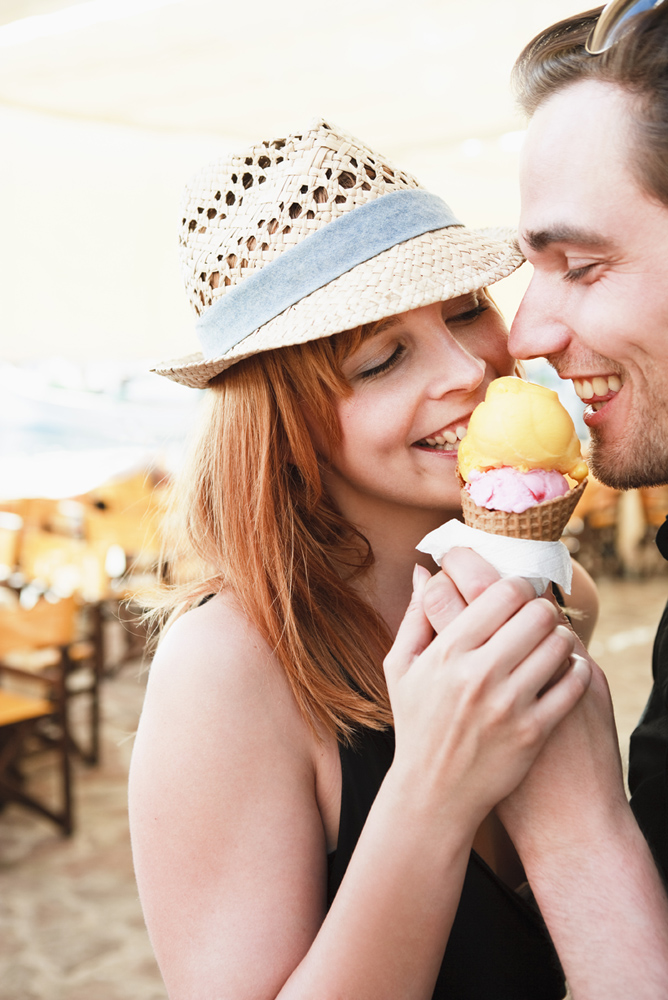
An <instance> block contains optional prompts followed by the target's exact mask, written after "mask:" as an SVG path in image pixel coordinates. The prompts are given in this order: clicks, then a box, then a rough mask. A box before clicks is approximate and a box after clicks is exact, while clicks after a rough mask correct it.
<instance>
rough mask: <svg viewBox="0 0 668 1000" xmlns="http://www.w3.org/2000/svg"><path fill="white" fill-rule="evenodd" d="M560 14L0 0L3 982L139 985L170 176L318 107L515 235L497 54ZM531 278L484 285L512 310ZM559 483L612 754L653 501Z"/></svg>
mask: <svg viewBox="0 0 668 1000" xmlns="http://www.w3.org/2000/svg"><path fill="white" fill-rule="evenodd" d="M581 6H582V7H584V6H586V5H584V4H582V5H581ZM579 9H581V8H580V5H578V4H577V2H576V0H541V3H536V2H535V0H506V2H505V3H503V4H501V3H498V2H497V0H467V2H466V3H465V4H464V3H461V2H454V0H413V2H412V3H411V4H410V6H408V5H407V4H406V3H405V2H399V0H382V2H381V0H355V2H353V0H340V2H339V3H338V4H336V5H335V6H333V7H327V6H325V5H322V4H314V3H312V2H307V0H283V2H282V3H276V2H270V0H254V2H252V3H245V4H241V3H233V2H232V0H81V2H78V3H77V2H73V0H0V148H1V150H2V153H1V155H0V219H1V220H2V239H1V240H0V582H1V583H2V586H0V661H1V662H0V675H1V677H2V690H3V691H8V692H12V693H13V696H14V698H15V701H14V702H12V703H11V704H8V705H7V706H6V711H7V712H8V713H9V714H8V715H7V714H6V715H5V716H3V715H2V709H3V706H2V705H1V704H0V760H2V759H4V760H5V761H6V762H7V761H8V762H9V763H5V764H3V765H2V766H3V767H4V771H2V770H0V1000H34V998H47V997H48V998H49V1000H61V998H62V1000H65V998H67V1000H78V998H81V1000H84V998H85V1000H120V998H128V1000H129V998H132V1000H164V997H165V994H164V989H163V987H162V985H161V981H160V977H159V974H158V971H157V969H156V966H155V962H154V960H153V957H152V953H151V950H150V944H149V942H148V938H147V936H146V932H145V930H144V927H143V921H142V917H141V911H140V909H139V904H138V901H137V898H136V889H135V887H134V881H133V876H132V866H131V858H130V847H129V839H128V833H127V818H126V808H125V786H126V779H127V766H128V760H129V754H130V750H131V734H132V732H133V731H134V728H135V726H136V723H137V718H138V714H139V711H140V707H141V699H142V694H143V683H144V675H143V674H142V669H141V668H142V665H143V664H144V661H145V653H144V640H145V635H144V633H143V630H142V628H141V626H140V625H139V624H138V620H137V616H138V613H139V611H140V610H141V609H140V607H139V605H138V602H137V600H136V598H134V597H133V595H135V594H136V593H137V590H138V588H141V587H142V586H143V585H145V584H146V583H149V584H150V582H151V580H152V579H153V577H154V573H155V564H156V553H157V546H158V534H159V526H160V520H161V515H162V510H163V499H162V498H163V496H164V486H165V484H166V483H168V481H169V478H170V476H171V475H172V473H173V472H174V470H175V469H177V468H178V466H179V463H180V461H181V458H182V454H183V448H184V444H185V442H186V440H187V437H188V434H189V431H190V429H191V427H192V426H193V423H194V421H195V420H196V415H197V410H198V406H199V403H200V398H201V394H200V393H198V392H196V391H194V390H190V389H186V388H183V387H181V386H178V385H176V384H175V383H172V382H170V381H168V380H166V379H164V378H160V377H158V376H156V375H153V374H151V373H150V368H151V367H152V365H153V364H154V363H155V362H156V361H160V360H164V359H167V358H170V357H174V356H179V355H181V354H185V353H188V352H190V351H193V350H197V343H196V341H195V338H194V333H193V325H194V324H193V317H192V316H191V314H190V312H189V308H188V306H187V304H186V300H185V295H184V294H183V291H182V286H181V279H180V274H179V269H178V262H177V253H176V246H177V239H176V233H177V220H178V218H179V201H180V197H181V191H182V187H183V184H184V181H185V180H186V178H187V177H188V176H189V174H190V173H191V172H193V171H194V170H195V169H197V168H198V167H199V166H200V165H202V164H203V163H205V162H206V161H207V160H209V159H212V158H214V157H216V156H218V155H220V154H223V153H225V152H227V151H238V150H240V149H243V147H244V146H245V145H246V144H250V143H253V142H255V141H257V140H258V139H262V138H266V139H270V138H275V137H280V136H282V135H284V134H285V133H287V132H293V131H296V130H298V129H299V128H301V127H303V126H304V125H305V124H306V123H307V122H308V121H309V120H310V119H312V118H314V117H320V116H322V117H325V118H327V119H328V120H333V121H334V122H335V123H336V124H338V125H340V126H341V127H342V128H343V129H344V130H346V131H348V132H351V133H353V134H354V135H358V136H359V137H360V138H362V139H363V140H364V141H365V142H366V143H367V144H368V145H370V146H371V147H372V148H375V149H377V150H378V151H380V152H383V153H384V154H386V155H387V157H388V158H390V159H392V160H394V161H395V162H397V163H398V164H399V165H400V166H401V167H403V168H404V169H407V170H409V171H410V172H412V173H413V174H415V175H416V176H417V177H418V179H419V180H420V181H421V182H422V183H423V184H424V185H425V186H426V187H427V188H428V189H430V190H432V191H434V192H435V193H437V194H440V195H441V196H442V197H443V198H444V199H445V200H446V201H447V202H448V203H449V204H450V205H451V206H452V208H453V209H454V210H455V212H456V214H457V215H458V216H459V217H460V218H462V219H463V220H464V221H465V222H466V223H467V224H468V225H470V226H514V225H515V224H516V220H517V217H518V212H519V196H518V185H517V174H518V158H519V154H520V149H521V145H522V140H523V136H524V129H525V123H524V121H523V120H522V118H521V117H520V115H519V114H518V113H517V111H516V109H515V108H514V105H513V99H512V95H511V93H510V88H509V76H510V71H511V68H512V65H513V62H514V60H515V58H516V56H517V54H518V53H519V51H520V50H521V48H522V47H523V46H524V45H525V44H526V42H528V41H529V40H530V39H531V38H532V37H533V35H534V34H535V33H536V32H537V31H538V30H540V29H541V28H543V27H545V26H546V25H547V24H549V23H552V22H554V21H556V20H559V19H560V18H562V17H565V16H568V15H570V14H573V13H576V12H577V11H578V10H579ZM529 277H530V273H529V267H528V265H525V266H524V267H523V268H522V269H521V270H520V271H519V272H517V273H516V274H515V275H513V276H512V277H511V278H509V279H506V280H505V281H504V282H501V283H500V284H499V285H497V286H495V289H494V295H495V298H496V300H497V301H498V303H499V305H500V306H501V308H502V309H503V310H504V312H505V314H506V316H507V318H508V319H509V320H511V319H512V316H513V314H514V311H515V309H516V307H517V304H518V302H519V299H520V298H521V294H522V291H523V289H524V288H525V287H526V284H527V282H528V280H529ZM528 373H529V375H530V377H532V378H534V379H535V380H537V381H541V382H543V383H544V384H548V385H550V386H552V387H553V388H557V389H558V390H559V392H560V395H561V397H562V399H563V401H564V403H565V404H566V406H567V407H568V408H569V410H570V411H571V413H572V415H573V418H574V420H575V422H576V426H577V428H578V431H579V432H580V434H581V436H582V438H583V442H585V444H586V431H585V428H584V425H583V423H582V421H581V417H580V413H581V404H580V403H579V402H578V401H577V399H576V397H575V396H574V394H573V393H572V392H571V390H570V388H569V387H564V386H563V385H562V384H561V383H559V382H558V380H556V379H555V378H554V376H553V375H552V373H551V370H550V369H549V368H548V367H547V366H546V365H545V364H544V363H542V362H534V363H531V364H530V365H529V366H528ZM585 499H586V500H587V502H586V504H584V505H583V506H582V507H581V508H579V509H578V511H576V516H575V517H574V518H573V520H572V522H571V524H570V525H569V528H568V530H567V535H566V536H565V541H566V542H567V544H568V545H569V547H570V549H571V551H572V552H573V553H574V555H575V556H576V558H579V559H581V560H582V562H583V564H584V565H586V566H587V568H588V569H589V570H590V571H591V572H592V573H593V574H594V575H595V576H596V578H597V580H598V582H599V585H600V588H601V592H602V599H603V607H604V612H603V614H602V617H601V623H600V625H599V628H598V629H597V632H596V635H595V638H594V643H593V647H592V648H593V651H594V653H595V655H596V656H597V657H598V658H599V660H600V662H601V663H602V664H603V665H604V666H605V668H606V669H607V670H608V673H609V676H610V677H611V683H612V685H613V696H614V698H615V704H616V709H617V714H618V721H619V728H620V742H621V744H622V748H623V752H624V753H625V752H626V745H627V743H628V734H629V733H630V731H631V729H632V728H633V725H634V724H635V722H636V721H637V718H638V715H639V713H640V711H641V709H642V706H643V704H644V701H645V698H646V696H647V692H648V689H649V683H650V681H649V655H650V646H651V639H652V636H653V632H654V627H655V624H656V621H657V620H658V617H659V612H660V608H661V606H662V604H663V601H664V600H665V593H664V591H665V579H664V578H663V576H664V572H665V571H664V566H665V564H664V563H663V562H662V561H661V560H660V559H658V558H657V557H656V553H655V549H654V546H653V544H652V542H653V538H654V534H655V532H656V528H657V526H658V524H660V523H661V522H662V520H663V518H664V516H665V514H666V513H668V503H667V501H666V496H665V491H663V490H654V491H643V492H639V491H635V492H633V493H630V494H624V495H620V494H617V493H616V492H615V491H612V490H606V489H604V488H602V487H600V486H599V485H598V484H594V485H593V486H592V487H590V489H589V490H588V493H587V497H586V498H585ZM583 503H584V502H583ZM133 602H134V603H133ZM39 685H42V687H41V688H39ZM21 699H24V700H23V701H22V700H21ZM17 706H18V707H17ZM12 712H14V715H12V714H11V713H12ZM16 712H18V713H19V716H20V725H18V723H17V719H16ZM21 713H22V714H21ZM31 713H32V714H31ZM8 720H9V721H8ZM17 726H18V729H21V738H20V740H17V739H15V736H16V733H17V732H18V729H17ZM24 730H25V731H24ZM45 745H47V746H49V747H50V750H49V754H46V755H44V754H42V753H41V751H42V749H43V747H44V746H45ZM19 751H20V752H19ZM22 796H23V799H24V800H25V798H26V796H27V797H29V798H30V799H31V800H33V805H32V806H29V807H28V808H25V806H26V805H27V803H26V801H22V798H21V797H22ZM35 801H37V802H38V806H37V807H35ZM44 803H46V806H45V808H46V809H47V810H48V812H47V813H44V812H39V805H40V804H41V805H42V806H43V807H44Z"/></svg>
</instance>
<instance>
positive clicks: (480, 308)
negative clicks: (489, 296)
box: [447, 302, 490, 324]
mask: <svg viewBox="0 0 668 1000" xmlns="http://www.w3.org/2000/svg"><path fill="white" fill-rule="evenodd" d="M489 306H490V303H489V302H478V303H477V304H476V305H475V306H473V307H472V308H471V309H467V310H466V312H462V313H457V315H456V316H449V317H448V319H447V323H448V324H450V323H472V322H473V321H474V320H476V319H477V318H478V316H482V314H483V313H484V312H487V310H488V309H489Z"/></svg>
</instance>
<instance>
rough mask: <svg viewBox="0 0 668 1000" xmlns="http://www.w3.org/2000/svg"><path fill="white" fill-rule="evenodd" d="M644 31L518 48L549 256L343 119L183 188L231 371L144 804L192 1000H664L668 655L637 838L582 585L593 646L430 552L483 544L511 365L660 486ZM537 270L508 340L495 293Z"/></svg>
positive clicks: (666, 249) (144, 773)
mask: <svg viewBox="0 0 668 1000" xmlns="http://www.w3.org/2000/svg"><path fill="white" fill-rule="evenodd" d="M646 6H648V5H647V4H646V3H645V4H635V5H629V3H622V4H619V3H614V4H611V5H609V6H608V8H606V10H605V12H604V14H603V15H602V16H600V17H599V14H600V11H598V10H597V11H594V12H593V13H590V14H587V15H583V16H581V17H579V18H573V19H570V20H569V21H568V22H564V23H563V24H562V25H559V26H556V28H553V29H548V30H547V31H546V32H544V33H542V35H541V36H539V38H538V39H537V40H535V41H534V42H533V43H531V45H529V46H528V47H527V50H525V52H524V53H523V55H522V57H521V58H520V61H519V63H518V67H517V70H516V73H517V80H518V88H519V92H520V96H521V99H522V101H523V103H524V106H525V108H526V110H527V111H528V113H529V114H530V115H531V124H530V128H529V134H528V139H527V143H526V147H525V152H524V156H523V166H522V218H521V220H520V247H521V251H522V252H520V251H519V250H518V248H517V246H516V244H515V243H514V242H513V241H511V240H508V241H505V240H502V239H498V238H491V237H487V236H484V235H481V234H479V233H475V232H473V231H471V230H468V229H466V228H465V227H463V226H462V225H461V224H460V223H459V221H458V220H457V218H456V217H455V216H454V215H453V213H452V211H451V209H450V208H449V206H448V205H447V204H445V203H444V202H443V201H441V200H440V199H439V198H437V197H435V196H434V195H432V194H430V193H428V192H426V191H425V190H424V189H423V188H422V187H421V186H420V185H419V183H418V182H417V181H416V180H415V179H414V178H413V177H411V176H410V175H408V174H406V173H405V172H403V171H401V170H399V169H397V167H396V166H394V165H392V164H390V163H388V161H387V160H386V159H385V158H384V157H383V156H381V155H379V154H377V153H375V152H373V151H372V150H370V149H368V148H367V147H365V146H364V145H363V144H362V143H361V142H359V141H358V140H355V139H352V138H351V137H349V136H347V135H344V134H342V133H340V131H339V130H338V129H337V128H336V127H334V126H333V125H331V123H326V122H323V121H320V122H318V123H316V124H315V125H313V126H312V127H311V128H309V129H308V130H307V131H305V132H302V133H300V134H298V135H292V136H289V137H287V138H285V139H281V140H273V141H266V142H263V143H260V144H258V145H257V146H254V147H252V148H251V149H249V150H246V151H244V152H243V153H242V154H241V155H239V156H234V157H230V158H228V159H226V160H225V161H221V162H219V163H217V164H214V165H213V166H211V167H209V168H207V170H205V171H203V172H202V173H201V174H200V175H199V176H198V177H197V178H196V179H195V181H194V182H193V184H192V185H191V187H190V188H189V190H188V193H187V197H186V201H185V203H184V211H183V215H182V219H183V221H182V236H181V253H182V261H183V266H184V274H185V277H186V286H187V291H188V294H189V297H190V300H191V302H192V304H193V306H194V308H195V311H196V312H197V314H198V316H199V320H198V330H199V335H200V339H201V343H202V354H201V355H197V356H194V357H190V358H185V359H182V360H180V361H177V362H173V363H170V364H169V365H165V366H164V367H163V368H161V369H159V370H160V372H161V374H163V375H167V376H168V377H170V378H173V379H175V380H177V381H179V382H183V383H185V384H186V385H190V386H193V387H197V388H203V387H207V397H208V398H207V400H206V405H205V412H204V414H203V423H202V428H201V433H200V435H199V439H198V441H197V443H196V444H195V446H194V447H193V450H192V455H191V461H190V464H189V465H188V467H187V468H186V469H185V470H184V472H183V475H182V477H181V482H180V486H179V493H178V496H177V499H176V508H175V513H176V516H177V519H178V520H179V521H180V531H181V537H182V539H185V541H186V544H187V546H188V547H189V553H190V555H191V557H192V555H193V554H194V555H196V557H197V558H198V560H199V563H200V566H201V572H200V575H199V577H198V578H197V579H196V580H195V581H194V582H192V583H190V584H188V585H186V586H184V587H182V588H180V589H177V590H176V591H175V592H173V593H171V594H170V595H169V598H168V599H166V602H165V605H164V608H165V611H166V612H167V613H168V618H169V627H168V628H167V629H166V631H165V633H164V637H163V639H162V641H161V643H160V646H159V649H158V652H157V655H156V657H155V661H154V663H153V666H152V669H151V675H150V678H149V684H148V690H147V695H146V701H145V705H144V710H143V713H142V718H141V722H140V726H139V731H138V734H137V741H136V746H135V751H134V756H133V764H132V771H131V781H130V814H131V826H132V835H133V849H134V855H135V864H136V871H137V878H138V883H139V889H140V895H141V899H142V904H143V907H144V912H145V916H146V921H147V925H148V928H149V933H150V935H151V939H152V942H153V946H154V949H155V952H156V956H157V959H158V962H159V965H160V968H161V971H162V974H163V976H164V979H165V983H166V986H167V990H168V993H169V996H170V998H171V1000H197V998H212V997H216V998H220V1000H222V998H234V1000H243V998H249V1000H250V998H253V1000H265V998H266V1000H274V998H280V1000H293V998H294V1000H297V998H299V1000H302V998H304V1000H306V998H308V1000H312V998H314V997H318V998H323V1000H324V998H328V997H332V998H334V997H335V998H351V1000H353V998H354V1000H364V998H378V1000H393V998H397V1000H429V998H431V997H434V998H441V997H443V998H445V997H448V998H451V997H457V998H458V1000H462V998H476V1000H478V998H481V1000H482V998H491V997H503V998H505V1000H541V998H545V1000H548V998H550V1000H560V998H562V997H563V996H564V993H565V991H566V986H565V981H564V980H565V979H566V980H567V981H568V984H569V987H570V990H571V993H572V996H573V997H574V998H575V1000H579V998H582V1000H598V998H599V997H600V998H601V1000H603V998H605V1000H613V998H620V1000H622V998H624V1000H627V998H628V997H631V996H633V997H634V998H636V1000H640V998H642V1000H644V998H647V1000H650V998H651V1000H655V998H657V997H659V996H663V995H666V994H668V903H667V901H666V895H665V892H664V889H663V885H662V881H661V877H660V874H659V871H658V869H657V865H656V863H655V859H656V862H658V863H659V864H662V863H663V864H665V860H666V859H665V851H666V841H665V838H666V828H667V822H666V791H665V789H666V780H667V778H666V746H667V745H668V733H667V730H668V716H667V714H666V688H667V687H668V683H667V681H666V669H668V666H667V664H666V654H665V653H664V652H662V649H663V647H662V640H661V636H660V637H659V640H658V643H657V653H656V656H655V675H656V676H655V690H654V691H653V695H652V699H651V701H650V705H649V706H648V710H647V712H646V716H645V718H644V721H643V723H642V724H641V726H640V727H639V729H638V731H637V732H636V734H635V735H634V748H635V751H636V753H635V755H632V758H631V780H632V786H633V787H632V790H633V791H634V800H633V803H632V804H633V809H634V810H635V812H636V815H637V820H636V818H635V816H634V812H633V811H632V809H631V808H630V806H629V804H628V803H627V799H626V795H625V792H624V786H623V780H622V771H621V765H620V760H619V753H618V748H617V739H616V734H615V728H614V721H613V715H612V708H611V704H610V699H609V695H608V691H607V686H606V683H605V679H604V678H603V676H602V674H601V671H600V670H599V668H598V667H597V666H596V664H595V663H593V661H592V660H591V659H590V658H589V657H588V656H587V654H586V652H585V645H586V641H587V639H588V638H589V636H590V634H591V630H592V628H593V624H594V622H595V615H596V596H595V591H594V588H593V585H592V583H591V581H590V580H589V578H588V577H587V576H586V574H585V573H584V572H583V571H582V569H581V568H580V567H578V566H577V565H576V566H574V581H573V590H572V594H571V596H570V598H569V604H571V605H573V606H576V607H579V608H580V609H581V610H582V611H583V612H584V615H583V617H582V618H581V619H580V620H576V621H574V628H571V627H570V625H569V623H568V621H567V620H566V619H565V618H564V616H563V614H562V613H561V612H560V610H559V608H558V606H557V605H556V603H555V601H554V600H553V599H552V598H551V595H550V594H549V593H546V595H545V596H543V597H539V598H536V597H535V593H534V590H533V588H532V587H531V586H530V584H528V583H527V582H526V581H525V580H522V579H521V578H513V579H504V580H500V579H499V578H498V575H497V573H496V572H495V570H493V569H492V567H491V566H490V565H489V564H488V563H486V562H485V561H484V560H483V559H481V557H479V556H477V555H476V554H475V553H473V552H472V551H470V550H468V549H454V550H452V551H451V553H450V554H449V555H448V556H447V557H446V559H445V563H444V566H443V571H442V572H440V571H439V572H435V570H436V567H435V565H434V564H433V563H431V560H430V557H426V556H422V555H421V554H420V553H419V552H417V551H416V548H415V546H416V545H417V543H418V542H419V541H420V539H421V538H422V537H423V536H424V535H425V534H427V533H428V532H429V531H431V530H432V529H433V528H435V527H437V526H438V525H439V524H441V523H442V522H443V521H445V520H447V519H448V518H451V517H456V516H458V514H459V511H460V507H459V486H458V483H457V481H456V477H455V465H456V458H457V443H458V440H459V439H460V438H461V437H462V435H463V432H464V430H465V429H466V426H467V423H468V420H469V418H470V415H471V413H472V411H473V409H474V407H475V406H476V405H477V404H478V403H479V402H481V401H482V399H483V398H484V395H485V391H486V388H487V386H488V385H489V383H490V382H491V381H492V380H493V379H495V378H497V377H499V376H503V375H510V374H513V373H514V372H515V371H516V359H518V358H528V357H534V356H546V357H547V358H548V359H549V360H550V361H551V362H552V363H553V364H554V366H555V367H556V369H557V371H558V372H559V374H560V375H561V376H562V377H563V378H567V379H573V380H576V381H577V384H578V385H580V386H582V385H584V386H585V389H584V390H582V391H581V394H582V393H584V395H585V397H586V398H585V399H584V402H585V403H586V404H587V411H586V420H587V423H588V425H589V429H590V431H591V437H592V447H593V455H592V467H593V470H594V472H595V473H596V475H597V476H598V477H599V478H601V479H602V480H603V481H606V482H609V483H612V484H613V485H615V486H618V487H619V486H622V487H624V486H626V487H630V486H640V485H649V484H653V483H659V482H666V481H668V408H667V404H666V395H665V388H664V387H665V384H666V379H667V378H668V347H667V346H666V344H668V340H667V339H666V337H665V329H666V325H667V324H668V292H666V288H668V281H667V280H666V278H667V277H668V275H666V274H664V272H665V271H667V270H668V263H666V262H667V261H668V167H666V165H665V164H666V162H668V161H667V160H666V156H665V152H664V146H665V144H667V143H668V98H664V91H665V92H667V93H668V88H666V86H665V84H664V79H666V80H668V70H667V69H666V68H665V67H667V66H668V4H667V5H666V6H665V7H663V6H661V5H656V6H652V5H651V4H650V5H649V6H650V7H651V9H650V10H649V11H647V12H645V11H641V10H637V9H636V8H638V7H646ZM629 7H631V8H632V9H631V10H630V11H629ZM612 8H614V9H612ZM598 49H603V50H604V51H602V52H598ZM662 101H664V103H665V107H664V106H662V103H661V102H662ZM523 254H524V255H525V256H526V257H528V258H529V260H530V261H531V262H532V264H533V265H534V276H533V278H532V281H531V285H530V287H529V290H528V292H527V294H526V297H525V299H524V301H523V303H522V305H521V307H520V310H519V312H518V314H517V317H516V320H515V322H514V324H513V328H512V330H511V332H510V335H509V334H508V331H507V329H506V327H505V326H504V323H503V320H502V318H501V316H500V314H499V312H498V310H497V309H496V307H495V305H494V302H493V300H492V298H491V297H490V296H489V294H488V292H487V291H486V289H487V288H488V286H490V285H491V284H493V283H494V282H495V281H497V280H498V279H500V278H502V277H503V276H505V275H507V274H509V273H510V272H512V271H513V270H514V269H515V268H516V267H518V266H519V265H520V263H521V262H522V259H523V256H522V255H523ZM587 387H590V388H587ZM589 404H591V405H589ZM666 627H668V625H666V624H664V625H663V629H664V630H665V628H666ZM664 642H665V640H664ZM574 653H577V654H579V655H575V656H574V655H572V654H574ZM639 824H640V826H639ZM640 827H642V829H643V830H644V832H645V835H646V836H647V838H648V839H649V841H650V844H651V848H650V846H648V844H647V841H646V839H645V837H644V836H643V833H641V829H640ZM662 851H663V853H662Z"/></svg>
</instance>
